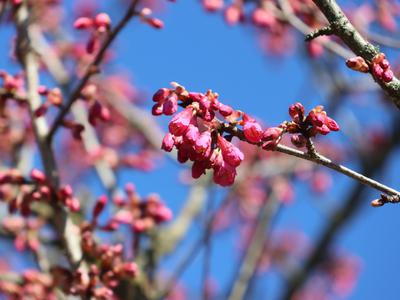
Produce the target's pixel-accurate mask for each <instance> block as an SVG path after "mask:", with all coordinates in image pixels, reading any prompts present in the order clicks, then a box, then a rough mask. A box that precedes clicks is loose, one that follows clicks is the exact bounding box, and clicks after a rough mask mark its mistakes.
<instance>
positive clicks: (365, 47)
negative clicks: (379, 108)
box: [313, 0, 400, 109]
mask: <svg viewBox="0 0 400 300" xmlns="http://www.w3.org/2000/svg"><path fill="white" fill-rule="evenodd" d="M313 2H314V3H315V5H317V6H318V8H319V9H320V10H321V12H322V13H323V14H324V15H325V17H326V18H327V20H328V22H329V26H330V28H331V31H332V33H333V34H334V35H336V36H337V37H339V38H340V39H341V40H342V41H343V42H344V43H345V44H346V45H347V46H348V47H349V48H350V49H351V50H352V51H353V52H354V53H355V54H356V55H358V56H361V57H362V58H364V59H365V60H366V61H368V62H371V61H372V60H373V58H374V57H375V56H376V55H378V54H379V51H378V49H377V48H375V47H374V46H373V45H372V44H371V43H369V42H368V41H367V40H365V39H364V37H363V36H362V35H361V34H360V33H359V32H358V31H357V30H356V29H355V28H354V26H353V25H352V24H351V23H350V21H349V19H348V18H347V17H346V15H345V14H344V13H343V11H342V9H341V8H340V7H339V5H338V4H337V3H336V1H335V0H313ZM374 79H375V81H376V82H377V83H378V84H379V85H380V87H381V88H382V89H383V90H384V91H385V92H386V93H387V95H389V97H390V98H391V100H392V101H393V103H394V104H395V105H396V106H397V107H398V108H399V109H400V81H399V79H397V78H396V77H394V78H393V80H392V81H391V82H389V83H385V82H383V81H382V80H378V79H376V78H374Z"/></svg>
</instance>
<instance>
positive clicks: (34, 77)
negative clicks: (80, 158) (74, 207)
mask: <svg viewBox="0 0 400 300" xmlns="http://www.w3.org/2000/svg"><path fill="white" fill-rule="evenodd" d="M15 22H16V28H17V49H16V51H17V57H18V59H19V60H20V62H21V65H22V66H23V68H24V70H25V76H26V84H27V101H28V106H29V110H30V115H31V120H32V126H33V129H34V133H35V137H36V142H37V144H38V147H39V152H40V156H41V160H42V163H43V166H44V170H45V173H46V176H47V178H48V179H49V180H50V182H51V184H52V186H53V187H54V188H55V189H57V187H58V186H59V176H58V171H57V164H56V160H55V157H54V152H53V150H52V149H51V145H50V144H49V143H48V142H47V139H46V137H47V134H48V126H47V123H46V120H45V119H44V118H43V117H40V118H36V117H35V116H34V112H35V110H36V109H37V108H38V107H39V106H40V104H41V100H40V96H39V94H38V92H37V90H38V86H39V63H38V59H37V55H36V53H35V52H34V50H33V46H32V44H31V27H30V19H29V11H28V7H27V5H26V4H22V5H21V6H20V7H19V8H18V10H17V13H16V16H15ZM54 208H55V212H54V218H53V222H54V225H55V227H56V230H57V232H58V234H59V235H60V237H61V238H62V241H63V243H64V245H65V248H66V253H67V256H68V259H69V261H70V263H71V265H72V266H73V267H74V268H78V267H79V266H80V265H81V263H82V251H81V247H80V236H79V234H78V233H79V228H78V227H77V226H76V225H75V224H74V223H73V222H72V220H71V218H70V216H69V212H68V210H67V209H66V208H65V207H61V206H59V205H54Z"/></svg>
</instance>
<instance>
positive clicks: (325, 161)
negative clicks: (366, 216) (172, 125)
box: [223, 124, 400, 195]
mask: <svg viewBox="0 0 400 300" xmlns="http://www.w3.org/2000/svg"><path fill="white" fill-rule="evenodd" d="M223 130H224V131H226V132H228V133H230V134H232V135H234V136H236V137H237V138H239V139H240V140H242V141H247V140H246V138H245V136H244V134H243V131H242V130H240V129H239V128H237V127H233V126H230V125H228V124H224V128H223ZM259 146H261V144H259ZM275 151H278V152H281V153H285V154H288V155H291V156H295V157H298V158H301V159H305V160H308V161H311V162H314V163H316V164H319V165H322V166H325V167H327V168H329V169H332V170H334V171H336V172H339V173H341V174H343V175H346V176H348V177H350V178H353V179H355V180H356V181H358V182H360V183H362V184H364V185H367V186H370V187H372V188H374V189H376V190H378V191H381V192H383V193H386V194H388V195H400V192H399V191H397V190H395V189H392V188H390V187H388V186H386V185H384V184H382V183H380V182H378V181H376V180H373V179H371V178H369V177H368V176H364V175H362V174H360V173H358V172H356V171H353V170H352V169H349V168H347V167H345V166H342V165H340V164H337V163H335V162H333V161H331V160H330V159H329V158H326V157H325V156H322V155H320V154H316V155H310V154H308V153H306V152H303V151H300V150H297V149H293V148H291V147H288V146H284V145H278V146H277V147H276V149H275Z"/></svg>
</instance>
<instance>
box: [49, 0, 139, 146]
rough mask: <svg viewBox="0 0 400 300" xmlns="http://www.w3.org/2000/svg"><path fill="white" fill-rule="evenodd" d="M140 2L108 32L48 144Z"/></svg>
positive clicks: (53, 129)
mask: <svg viewBox="0 0 400 300" xmlns="http://www.w3.org/2000/svg"><path fill="white" fill-rule="evenodd" d="M139 1H140V0H133V1H132V3H131V5H130V6H129V8H128V10H127V11H126V14H125V16H124V17H123V18H122V19H121V20H120V21H119V23H118V24H117V26H116V27H115V28H114V29H113V30H112V31H111V32H110V34H109V35H108V37H107V39H106V40H105V41H104V43H103V45H102V47H101V48H100V50H99V52H98V53H97V55H96V57H95V58H94V60H93V62H92V63H91V64H90V65H89V66H88V68H87V69H86V73H85V75H84V76H83V78H82V79H81V80H80V82H79V83H78V85H77V87H76V88H75V89H74V90H73V92H72V94H71V96H70V98H69V100H68V101H67V103H66V104H65V105H64V106H63V108H62V110H61V111H60V112H59V114H58V115H57V117H56V119H55V121H54V123H53V125H52V127H51V129H50V132H49V134H48V136H47V139H48V141H49V142H51V141H52V139H53V136H54V134H55V133H56V131H57V129H58V127H59V126H60V125H61V124H62V122H63V120H64V117H65V116H66V115H67V114H68V113H69V111H70V109H71V107H72V104H74V102H75V101H76V100H77V99H79V97H80V96H81V92H82V89H83V88H84V87H85V85H86V84H87V83H88V81H89V79H90V78H91V77H92V75H93V74H95V73H97V72H98V71H99V66H100V64H101V63H102V62H103V59H104V56H105V54H106V52H107V50H108V48H109V47H110V46H111V44H112V43H113V41H114V40H115V39H116V37H117V36H118V35H119V33H120V32H121V31H122V30H123V29H124V28H125V26H126V25H127V24H128V23H129V21H130V20H131V19H132V17H133V16H135V15H136V11H135V10H136V6H137V4H138V3H139Z"/></svg>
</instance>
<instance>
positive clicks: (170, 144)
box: [161, 132, 175, 152]
mask: <svg viewBox="0 0 400 300" xmlns="http://www.w3.org/2000/svg"><path fill="white" fill-rule="evenodd" d="M174 145H175V140H174V136H173V135H172V134H171V133H169V132H168V133H167V134H166V135H165V136H164V139H163V141H162V145H161V149H163V150H164V151H167V152H171V151H172V149H173V148H174Z"/></svg>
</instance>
